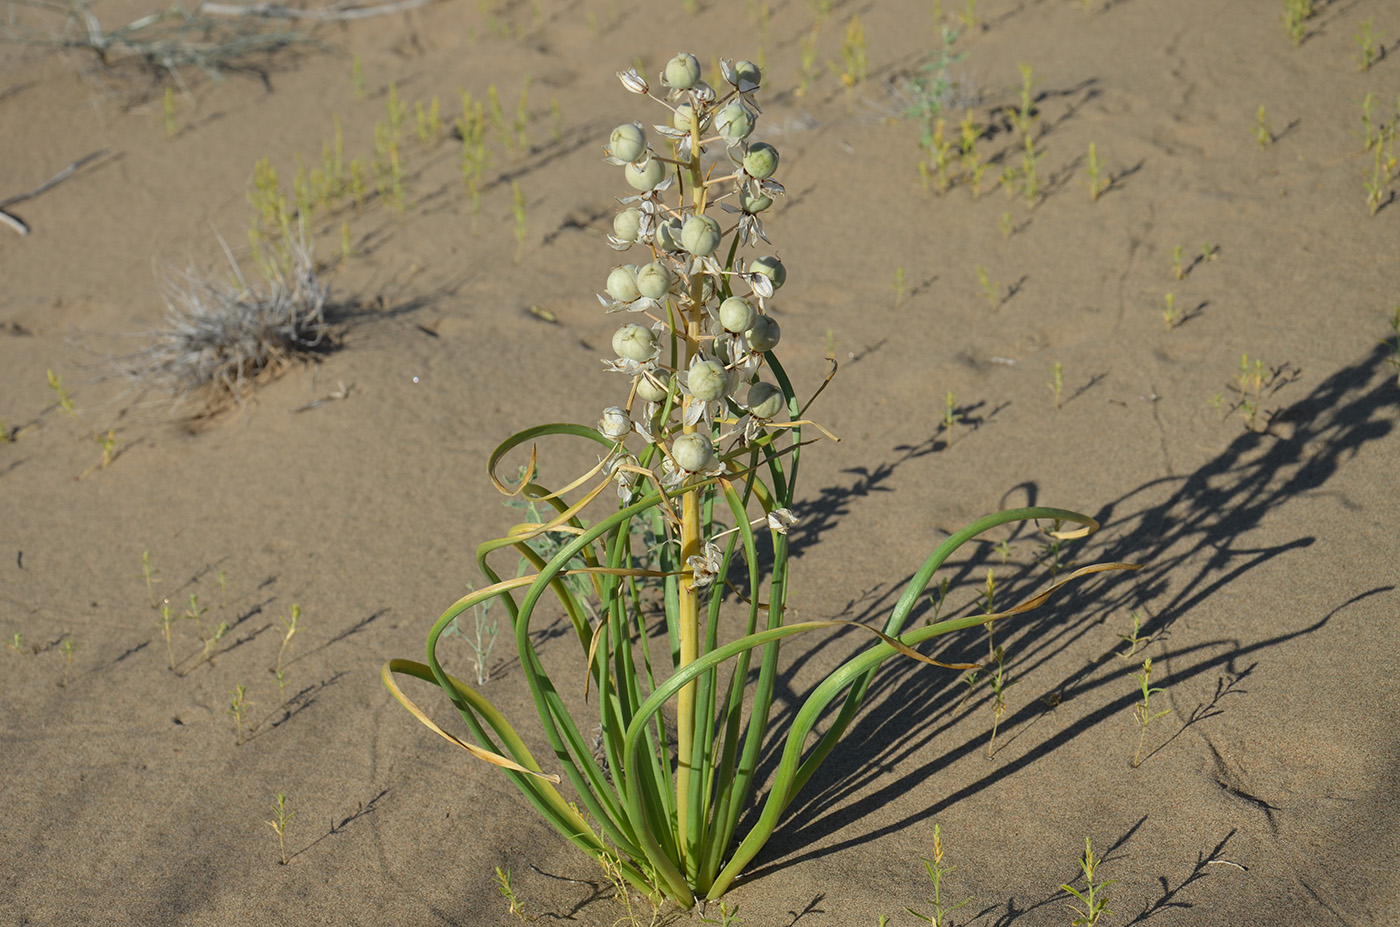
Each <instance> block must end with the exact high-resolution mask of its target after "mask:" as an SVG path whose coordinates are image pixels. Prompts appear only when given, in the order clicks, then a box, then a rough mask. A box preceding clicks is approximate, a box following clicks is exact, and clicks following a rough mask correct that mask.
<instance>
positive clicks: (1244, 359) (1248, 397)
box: [1231, 353, 1278, 431]
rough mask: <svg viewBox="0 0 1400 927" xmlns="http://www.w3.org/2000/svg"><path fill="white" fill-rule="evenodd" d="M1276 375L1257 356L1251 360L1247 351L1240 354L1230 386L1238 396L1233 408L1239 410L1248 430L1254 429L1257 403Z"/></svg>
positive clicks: (1275, 372)
mask: <svg viewBox="0 0 1400 927" xmlns="http://www.w3.org/2000/svg"><path fill="white" fill-rule="evenodd" d="M1277 376H1278V373H1277V371H1275V370H1273V369H1271V368H1268V367H1266V366H1265V364H1264V362H1263V361H1262V360H1260V359H1259V358H1257V357H1256V358H1254V360H1253V361H1251V360H1250V358H1249V354H1248V353H1244V354H1241V355H1240V363H1239V368H1238V370H1237V371H1236V373H1235V379H1234V382H1233V383H1232V384H1231V386H1232V387H1233V388H1234V390H1235V392H1236V393H1237V394H1238V396H1239V398H1238V400H1237V401H1236V403H1235V408H1236V409H1238V410H1239V413H1240V415H1241V416H1242V417H1243V418H1244V424H1245V427H1246V428H1248V429H1249V430H1250V431H1255V430H1256V423H1257V421H1258V416H1259V404H1260V403H1261V402H1262V401H1263V398H1264V390H1265V389H1266V388H1267V387H1269V386H1270V385H1272V384H1273V382H1274V380H1275V379H1276V378H1277Z"/></svg>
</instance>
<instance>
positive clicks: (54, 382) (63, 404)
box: [48, 370, 78, 419]
mask: <svg viewBox="0 0 1400 927" xmlns="http://www.w3.org/2000/svg"><path fill="white" fill-rule="evenodd" d="M48 374H49V389H51V390H53V393H54V397H55V398H56V399H57V400H58V408H59V410H60V411H61V412H62V413H63V414H64V415H67V416H68V417H69V418H74V419H76V418H77V417H78V413H77V411H76V409H75V408H74V406H73V397H72V396H70V395H68V390H66V389H64V387H63V380H62V379H61V378H60V377H59V375H58V374H56V373H54V372H53V371H52V370H50V371H49V372H48Z"/></svg>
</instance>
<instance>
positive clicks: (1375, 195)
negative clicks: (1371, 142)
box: [1365, 141, 1389, 216]
mask: <svg viewBox="0 0 1400 927" xmlns="http://www.w3.org/2000/svg"><path fill="white" fill-rule="evenodd" d="M1375 150H1376V156H1375V159H1374V161H1373V163H1372V167H1371V173H1370V175H1369V176H1368V177H1367V178H1366V181H1365V187H1366V207H1367V208H1368V209H1369V210H1370V211H1371V215H1373V216H1374V215H1375V214H1376V213H1378V212H1380V211H1381V207H1382V206H1384V205H1385V202H1386V200H1387V199H1388V197H1387V195H1386V194H1387V192H1388V191H1387V184H1388V181H1389V171H1387V170H1386V161H1385V146H1384V145H1382V144H1381V143H1380V142H1379V141H1377V143H1376V148H1375Z"/></svg>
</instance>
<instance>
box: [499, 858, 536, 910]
mask: <svg viewBox="0 0 1400 927" xmlns="http://www.w3.org/2000/svg"><path fill="white" fill-rule="evenodd" d="M496 889H497V890H498V891H499V892H500V893H501V897H503V898H505V900H506V901H507V902H509V903H510V913H511V914H513V915H515V916H516V917H518V918H520V919H521V920H522V921H532V920H534V918H533V917H529V916H527V915H526V914H525V906H524V905H522V904H521V903H520V899H519V898H517V897H516V896H515V888H514V887H512V886H511V884H510V869H509V867H507V868H505V869H502V868H501V867H500V866H497V867H496Z"/></svg>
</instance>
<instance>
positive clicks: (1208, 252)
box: [1201, 241, 1220, 261]
mask: <svg viewBox="0 0 1400 927" xmlns="http://www.w3.org/2000/svg"><path fill="white" fill-rule="evenodd" d="M1219 254H1220V247H1219V246H1218V245H1213V244H1211V243H1210V242H1208V241H1203V242H1201V260H1202V261H1213V260H1215V259H1216V257H1217V256H1218V255H1219Z"/></svg>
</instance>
